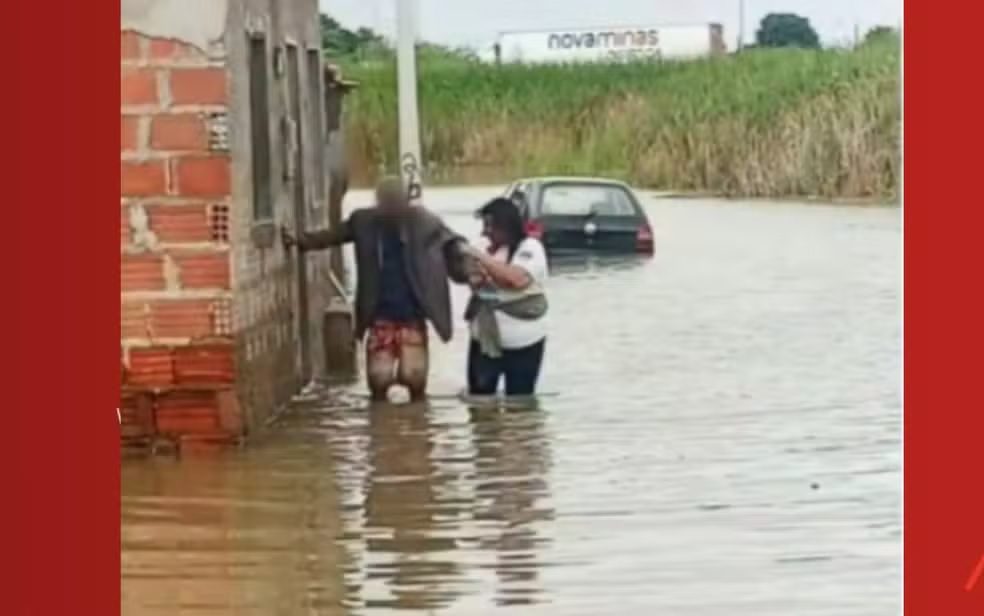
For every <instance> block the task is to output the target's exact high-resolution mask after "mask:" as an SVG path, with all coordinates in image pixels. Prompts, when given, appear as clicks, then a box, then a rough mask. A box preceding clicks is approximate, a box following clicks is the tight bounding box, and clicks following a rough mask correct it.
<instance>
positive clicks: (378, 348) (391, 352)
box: [366, 321, 427, 358]
mask: <svg viewBox="0 0 984 616" xmlns="http://www.w3.org/2000/svg"><path fill="white" fill-rule="evenodd" d="M405 347H414V348H419V349H423V350H427V324H426V323H424V322H422V321H419V322H416V323H394V322H392V321H376V322H374V323H373V324H372V326H370V327H369V336H368V338H367V340H366V351H367V352H368V353H369V355H376V356H378V355H388V356H390V357H394V358H397V357H400V356H401V355H402V354H403V349H404V348H405Z"/></svg>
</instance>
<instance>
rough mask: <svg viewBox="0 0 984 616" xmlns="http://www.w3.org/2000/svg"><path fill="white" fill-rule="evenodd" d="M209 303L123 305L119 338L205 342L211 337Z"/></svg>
mask: <svg viewBox="0 0 984 616" xmlns="http://www.w3.org/2000/svg"><path fill="white" fill-rule="evenodd" d="M212 320H213V319H212V302H211V301H209V300H204V299H160V300H141V301H134V300H130V301H123V302H121V304H120V321H121V326H122V327H121V337H122V338H124V339H138V340H154V339H158V338H206V337H209V336H211V335H212V330H213V329H214V328H213V325H212Z"/></svg>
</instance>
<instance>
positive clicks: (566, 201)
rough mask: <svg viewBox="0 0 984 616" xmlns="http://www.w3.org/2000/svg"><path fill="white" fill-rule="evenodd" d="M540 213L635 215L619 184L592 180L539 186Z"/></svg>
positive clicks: (553, 214) (557, 214) (556, 214)
mask: <svg viewBox="0 0 984 616" xmlns="http://www.w3.org/2000/svg"><path fill="white" fill-rule="evenodd" d="M540 204H541V207H540V209H541V213H542V214H543V215H544V216H587V215H588V214H591V213H594V214H596V215H598V216H635V215H636V210H635V207H634V206H633V205H632V200H631V199H630V197H629V195H628V193H627V192H626V190H625V189H624V188H622V187H620V186H600V185H594V184H549V185H547V186H545V187H544V188H543V192H542V197H541V201H540Z"/></svg>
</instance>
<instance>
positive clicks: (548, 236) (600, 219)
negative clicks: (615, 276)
mask: <svg viewBox="0 0 984 616" xmlns="http://www.w3.org/2000/svg"><path fill="white" fill-rule="evenodd" d="M505 196H506V197H508V198H509V199H512V200H513V201H514V202H515V203H516V205H518V206H519V209H520V211H521V212H522V213H523V218H524V219H525V220H526V228H527V232H528V233H529V234H530V235H532V236H533V237H536V238H538V239H540V241H542V242H543V245H544V247H545V248H546V249H547V252H548V253H551V254H558V253H564V252H599V253H602V252H603V253H616V254H641V255H651V254H652V253H653V232H652V227H651V226H650V225H649V220H648V219H647V218H646V213H645V212H644V211H643V209H642V206H641V205H640V204H639V200H638V198H637V197H636V195H635V193H633V191H632V189H631V188H629V186H628V185H626V184H624V183H622V182H617V181H614V180H604V179H598V178H568V177H541V178H530V179H525V180H519V181H517V182H514V183H513V184H512V185H511V186H510V187H509V188H508V189H506V193H505Z"/></svg>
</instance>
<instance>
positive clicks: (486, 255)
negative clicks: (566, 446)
mask: <svg viewBox="0 0 984 616" xmlns="http://www.w3.org/2000/svg"><path fill="white" fill-rule="evenodd" d="M479 215H480V216H481V217H482V220H483V231H482V235H484V236H485V237H486V239H487V240H488V244H489V245H488V250H487V251H485V250H481V249H477V248H473V247H469V248H468V254H469V255H471V256H472V258H474V259H475V260H476V261H477V264H478V268H477V269H478V270H479V272H478V273H473V274H472V275H471V278H470V281H469V282H470V284H471V286H472V289H473V295H472V298H471V301H470V302H469V304H468V308H467V309H466V311H465V319H466V320H467V321H468V322H469V323H470V326H471V336H472V340H471V347H470V349H469V351H468V392H469V394H471V395H473V396H491V395H495V393H496V391H497V389H498V386H499V381H500V379H502V380H504V381H505V393H506V395H507V396H532V395H534V393H535V390H536V383H537V380H538V379H539V376H540V365H541V363H542V362H543V350H544V347H545V345H546V339H547V319H546V314H547V297H546V294H545V290H544V285H545V284H546V281H547V276H548V269H549V268H548V266H547V254H546V250H544V248H543V244H541V243H540V241H539V240H537V239H535V238H533V237H529V236H527V235H526V229H525V226H524V224H523V217H522V215H521V214H520V212H519V208H517V207H516V204H514V203H513V202H512V201H510V200H509V199H505V198H499V199H493V200H492V201H490V202H489V203H488V204H486V205H485V206H484V207H483V208H482V209H481V210H479Z"/></svg>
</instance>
